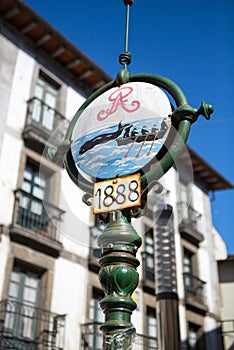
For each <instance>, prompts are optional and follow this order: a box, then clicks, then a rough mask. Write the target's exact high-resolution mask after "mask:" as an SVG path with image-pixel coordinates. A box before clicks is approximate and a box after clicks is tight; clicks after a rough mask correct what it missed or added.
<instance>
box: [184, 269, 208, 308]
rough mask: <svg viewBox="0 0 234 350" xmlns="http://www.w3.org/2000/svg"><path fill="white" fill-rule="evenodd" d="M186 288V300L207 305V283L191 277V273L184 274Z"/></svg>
mask: <svg viewBox="0 0 234 350" xmlns="http://www.w3.org/2000/svg"><path fill="white" fill-rule="evenodd" d="M183 276H184V288H185V298H186V300H191V301H196V302H198V303H200V304H203V305H205V304H206V300H205V285H206V282H204V281H202V280H200V278H198V277H196V276H193V275H191V274H190V273H184V274H183Z"/></svg>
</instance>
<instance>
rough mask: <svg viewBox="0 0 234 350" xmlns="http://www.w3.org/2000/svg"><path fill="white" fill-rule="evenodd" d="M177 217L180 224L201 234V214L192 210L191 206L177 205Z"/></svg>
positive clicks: (184, 203) (185, 204) (181, 203)
mask: <svg viewBox="0 0 234 350" xmlns="http://www.w3.org/2000/svg"><path fill="white" fill-rule="evenodd" d="M178 216H179V222H180V223H182V224H183V225H185V226H187V227H189V228H191V229H193V230H194V231H196V232H199V233H201V220H202V214H200V213H199V212H198V211H196V210H194V209H193V208H192V207H191V205H189V204H188V203H186V202H180V203H178Z"/></svg>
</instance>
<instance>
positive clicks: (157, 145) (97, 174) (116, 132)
mask: <svg viewBox="0 0 234 350" xmlns="http://www.w3.org/2000/svg"><path fill="white" fill-rule="evenodd" d="M171 114H172V110H171V105H170V101H169V99H168V98H167V95H166V94H165V93H164V92H163V91H162V90H161V89H160V88H158V87H157V86H155V85H152V84H149V83H145V82H132V83H127V84H124V85H122V86H120V87H114V88H111V89H109V90H108V91H106V92H104V93H103V94H101V95H100V96H98V97H97V98H96V99H95V100H93V102H91V103H90V104H89V105H88V107H87V108H85V109H84V110H83V111H82V113H81V114H80V117H79V119H78V120H77V122H76V124H75V127H74V129H73V133H72V145H71V152H72V157H73V160H74V163H75V165H76V167H77V169H78V171H79V172H80V173H81V174H83V176H84V177H86V178H87V179H91V180H92V182H94V181H95V180H96V179H112V178H115V177H119V176H126V175H129V174H133V173H136V172H139V171H141V170H144V167H146V166H147V164H148V163H149V162H151V160H152V159H153V158H155V156H157V154H158V153H159V151H160V150H161V148H162V146H163V145H164V143H165V140H166V138H167V136H168V134H169V131H170V128H171Z"/></svg>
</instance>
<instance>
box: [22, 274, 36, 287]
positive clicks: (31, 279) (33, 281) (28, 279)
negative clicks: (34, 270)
mask: <svg viewBox="0 0 234 350" xmlns="http://www.w3.org/2000/svg"><path fill="white" fill-rule="evenodd" d="M38 283H39V280H38V278H37V277H32V276H27V275H26V276H25V285H26V286H30V287H32V288H37V287H38Z"/></svg>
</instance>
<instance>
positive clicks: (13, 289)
mask: <svg viewBox="0 0 234 350" xmlns="http://www.w3.org/2000/svg"><path fill="white" fill-rule="evenodd" d="M8 294H9V297H11V298H14V299H17V298H18V294H19V284H17V283H15V282H13V281H11V282H10V287H9V293H8Z"/></svg>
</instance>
